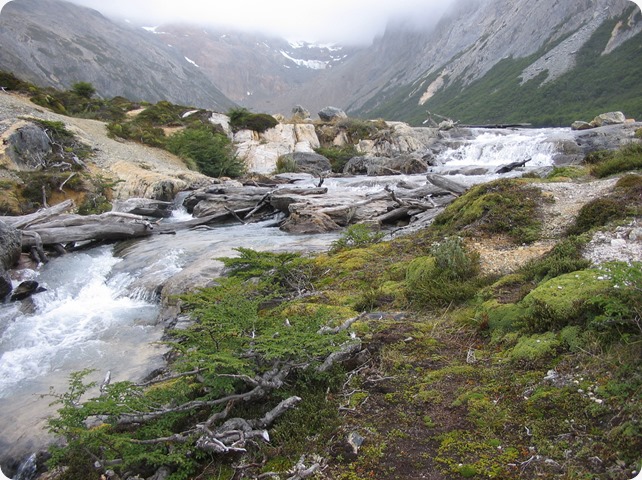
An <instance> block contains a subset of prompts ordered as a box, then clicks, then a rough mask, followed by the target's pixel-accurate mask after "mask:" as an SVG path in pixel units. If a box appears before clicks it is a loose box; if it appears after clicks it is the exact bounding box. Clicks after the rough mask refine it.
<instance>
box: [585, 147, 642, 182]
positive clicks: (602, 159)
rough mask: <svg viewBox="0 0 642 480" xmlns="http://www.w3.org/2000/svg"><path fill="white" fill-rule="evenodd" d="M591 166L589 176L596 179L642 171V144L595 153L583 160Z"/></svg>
mask: <svg viewBox="0 0 642 480" xmlns="http://www.w3.org/2000/svg"><path fill="white" fill-rule="evenodd" d="M584 161H585V162H586V163H588V164H590V165H592V166H591V174H593V175H595V176H596V177H598V178H604V177H608V176H610V175H615V174H617V173H622V172H629V171H632V170H640V169H642V144H639V143H630V144H628V145H625V146H624V147H622V148H621V149H620V150H615V151H611V152H597V153H595V154H593V155H589V156H587V157H586V158H585V160H584Z"/></svg>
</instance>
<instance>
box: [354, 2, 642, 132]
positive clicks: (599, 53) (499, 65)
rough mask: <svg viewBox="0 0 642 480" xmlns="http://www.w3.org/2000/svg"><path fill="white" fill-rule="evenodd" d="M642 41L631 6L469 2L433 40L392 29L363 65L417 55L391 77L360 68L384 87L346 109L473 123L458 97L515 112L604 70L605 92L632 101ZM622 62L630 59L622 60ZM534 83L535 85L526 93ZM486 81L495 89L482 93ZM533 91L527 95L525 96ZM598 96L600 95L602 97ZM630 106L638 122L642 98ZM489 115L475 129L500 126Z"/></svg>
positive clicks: (363, 89) (430, 35)
mask: <svg viewBox="0 0 642 480" xmlns="http://www.w3.org/2000/svg"><path fill="white" fill-rule="evenodd" d="M640 32H642V15H640V10H639V9H638V8H637V7H635V5H634V4H633V3H632V2H630V1H627V0H615V1H612V0H572V1H560V0H542V1H538V2H527V1H523V0H462V1H460V2H459V3H458V4H456V8H454V9H453V10H451V12H450V13H449V14H448V15H447V16H446V17H445V18H443V19H442V21H441V22H440V23H439V25H438V26H437V28H436V29H435V30H434V31H432V32H421V33H409V31H408V30H407V29H403V28H396V29H389V30H388V31H387V32H386V34H385V35H384V36H383V37H382V38H381V39H379V40H378V42H377V44H378V48H377V45H375V49H376V50H375V51H372V52H367V53H366V54H365V56H366V57H368V56H372V55H373V54H374V55H377V54H379V53H381V54H383V55H384V56H386V57H392V56H394V55H395V54H394V52H395V50H396V48H395V45H404V44H411V43H414V44H415V47H414V49H413V50H414V51H413V52H412V55H411V56H405V57H400V59H399V60H398V61H396V62H395V63H394V67H393V69H392V70H390V69H388V68H387V67H386V66H385V63H386V62H385V61H380V62H378V63H374V62H370V61H367V60H366V61H362V62H361V65H360V66H359V68H364V67H365V66H367V65H371V69H370V71H369V72H368V73H369V75H368V76H369V77H373V78H378V79H379V81H380V85H383V87H379V88H376V87H374V85H373V84H370V85H368V84H364V85H362V86H360V87H359V88H358V90H356V91H354V92H352V96H351V97H350V99H349V100H348V102H349V106H348V107H347V108H348V109H349V110H351V111H353V112H360V113H362V114H373V113H377V114H380V115H383V114H388V117H393V118H403V119H405V120H410V121H415V122H418V121H420V120H422V119H425V118H426V116H427V112H428V111H435V109H437V110H441V111H442V113H443V114H446V115H455V114H457V115H458V118H463V119H465V120H468V121H475V118H476V117H475V115H470V116H468V117H467V116H466V115H465V111H464V108H466V107H467V106H466V105H462V104H459V103H458V102H457V101H456V100H455V98H454V97H457V96H460V95H461V94H462V93H463V92H472V91H474V92H475V95H476V97H477V99H478V100H479V101H481V102H482V103H483V100H480V99H479V97H484V96H486V97H488V96H492V95H493V94H496V93H501V97H502V100H503V101H504V102H505V103H507V104H510V103H511V102H512V101H520V100H522V101H523V100H524V99H527V100H528V99H530V98H532V97H537V96H538V95H539V96H541V95H543V93H544V92H546V93H547V94H549V97H551V96H553V97H554V96H555V94H556V93H559V94H561V95H560V99H561V97H564V96H565V95H566V94H568V90H569V89H576V86H575V85H571V84H570V82H568V81H565V82H558V85H557V86H556V89H555V90H553V89H551V88H550V85H552V84H553V83H555V82H556V81H558V80H561V79H562V78H563V77H564V76H565V75H569V74H571V72H574V75H575V76H580V77H584V78H585V79H586V82H587V83H589V82H591V81H593V79H590V78H588V77H587V76H586V75H591V74H593V73H595V71H596V69H598V68H604V69H605V72H604V73H605V75H602V77H605V76H606V75H607V74H609V73H610V74H613V77H612V78H611V79H609V80H608V82H605V83H607V85H605V87H606V89H607V92H608V90H609V89H612V90H618V89H619V90H626V91H627V93H628V90H629V88H630V87H632V85H631V84H630V83H629V82H628V81H627V79H626V78H627V77H628V76H634V75H639V74H642V68H641V67H640V65H641V64H642V63H641V62H637V63H636V62H635V60H634V58H635V52H636V51H638V52H639V51H640V48H641V47H642V38H641V37H642V36H641V35H640ZM624 47H627V48H628V50H627V51H626V52H625V53H623V52H624ZM622 53H623V55H621V56H623V57H624V58H621V59H618V60H617V61H615V60H614V58H615V57H617V55H618V54H622ZM609 62H611V63H613V64H614V65H613V66H616V65H615V64H617V63H621V64H620V65H618V66H616V70H613V69H612V68H611V67H608V66H607V65H608V63H609ZM378 65H382V67H378ZM636 65H637V66H636ZM617 68H621V69H622V70H626V72H622V71H620V73H622V75H619V76H618V75H617V73H618V72H617ZM638 78H639V76H638ZM531 80H534V82H533V83H532V84H530V85H527V84H528V83H529V81H531ZM566 80H568V79H566ZM484 81H486V83H487V84H486V85H481V84H482V83H483V82H484ZM502 82H503V83H502ZM509 83H510V85H509ZM545 84H549V90H541V89H539V87H541V86H543V85H545ZM525 86H528V87H529V88H523V89H520V88H518V87H525ZM473 87H479V88H478V89H477V90H474V89H473ZM509 87H510V88H509ZM607 92H605V93H607ZM593 93H595V94H597V96H599V94H600V92H599V89H597V91H595V92H593ZM631 93H633V92H631ZM590 96H591V95H586V97H584V98H583V97H581V96H577V99H576V100H577V101H576V103H575V104H573V102H572V101H569V102H566V100H562V103H564V104H565V107H567V108H568V109H569V110H574V111H580V112H581V111H582V109H581V108H578V106H579V105H578V104H580V103H581V102H583V101H584V100H585V99H588V98H589V97H590ZM461 98H462V99H463V98H464V97H461ZM466 100H467V102H474V100H475V99H469V98H467V99H466ZM486 100H488V98H487V99H486ZM552 100H553V101H554V100H559V99H555V98H548V102H549V104H550V103H552ZM631 100H633V103H634V104H635V106H634V107H633V110H634V111H633V112H631V113H640V112H641V110H640V107H642V99H641V98H640V97H639V95H638V96H637V98H634V99H631ZM489 105H490V104H489ZM468 106H469V105H468ZM618 106H619V108H624V106H623V105H618ZM490 108H491V107H486V108H483V109H482V110H483V112H482V111H480V112H479V113H480V115H479V116H478V117H477V121H485V120H486V121H495V120H498V119H495V118H492V117H488V118H487V117H486V115H488V110H489V109H490ZM604 108H607V107H606V105H605V106H604ZM525 120H528V119H525Z"/></svg>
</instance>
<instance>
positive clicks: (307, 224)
mask: <svg viewBox="0 0 642 480" xmlns="http://www.w3.org/2000/svg"><path fill="white" fill-rule="evenodd" d="M339 228H340V227H339V225H337V224H336V223H335V222H334V221H333V220H332V219H331V218H330V217H329V216H328V215H326V214H325V213H321V212H317V211H313V210H305V211H300V212H293V213H292V214H290V216H289V217H288V218H287V219H286V220H285V222H283V224H282V225H281V230H283V231H284V232H288V233H296V234H309V233H327V232H333V231H335V230H338V229H339Z"/></svg>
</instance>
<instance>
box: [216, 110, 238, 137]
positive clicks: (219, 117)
mask: <svg viewBox="0 0 642 480" xmlns="http://www.w3.org/2000/svg"><path fill="white" fill-rule="evenodd" d="M210 123H212V124H213V125H218V126H219V127H221V130H223V132H224V133H225V135H227V137H228V138H229V139H232V138H234V132H232V127H230V117H228V116H227V115H224V114H222V113H212V116H211V117H210Z"/></svg>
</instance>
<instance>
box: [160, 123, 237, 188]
mask: <svg viewBox="0 0 642 480" xmlns="http://www.w3.org/2000/svg"><path fill="white" fill-rule="evenodd" d="M166 145H167V149H168V150H169V151H170V152H172V153H174V154H176V155H179V156H180V157H183V158H186V159H189V160H191V161H193V162H194V163H195V164H196V166H197V168H198V170H199V171H200V172H201V173H203V174H205V175H208V176H210V177H223V176H228V177H238V176H240V175H241V174H242V173H243V171H244V165H243V163H242V162H241V161H240V160H239V159H238V158H236V157H235V156H234V154H233V151H232V144H231V142H230V140H229V138H227V137H226V136H225V135H222V134H220V133H217V132H214V131H212V129H211V128H208V127H207V126H205V125H203V126H200V127H194V128H187V129H185V130H183V131H181V132H178V133H175V134H174V135H172V136H171V137H169V139H168V140H167V144H166Z"/></svg>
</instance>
